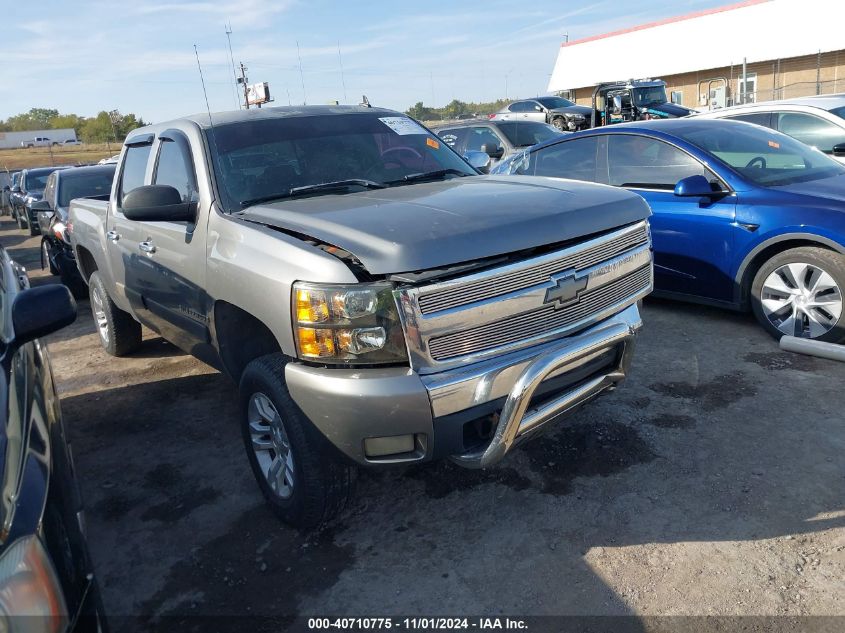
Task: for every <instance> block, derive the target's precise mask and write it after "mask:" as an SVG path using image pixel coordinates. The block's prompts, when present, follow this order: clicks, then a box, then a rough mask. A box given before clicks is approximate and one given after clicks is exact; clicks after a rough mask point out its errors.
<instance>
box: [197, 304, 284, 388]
mask: <svg viewBox="0 0 845 633" xmlns="http://www.w3.org/2000/svg"><path fill="white" fill-rule="evenodd" d="M213 314H214V336H215V339H216V341H217V350H218V353H219V355H220V360H221V361H222V363H223V368H224V369H225V370H226V373H227V374H229V376H230V377H231V378H232V379H233V380H234V381H235V382H238V381H239V380H240V377H241V374H243V371H244V369H245V368H246V366H247V365H248V364H249V363H250V362H251V361H253V360H255V359H256V358H259V357H261V356H264V355H266V354H272V353H275V352H282V346H281V344H280V343H279V341H278V339H277V338H276V336H275V335H274V334H273V332H272V331H271V330H270V328H269V327H267V325H265V324H264V322H262V321H261V319H259V318H258V317H256V316H254V315H252V314H250V313H249V312H247V311H246V310H244V309H242V308H239V307H238V306H236V305H234V304H232V303H229V302H228V301H222V300H218V301H215V302H214V310H213Z"/></svg>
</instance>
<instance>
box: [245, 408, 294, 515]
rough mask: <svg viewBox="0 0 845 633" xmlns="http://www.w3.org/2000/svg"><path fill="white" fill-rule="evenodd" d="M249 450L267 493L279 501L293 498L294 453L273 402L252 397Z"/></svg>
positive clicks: (248, 417) (249, 416) (248, 416)
mask: <svg viewBox="0 0 845 633" xmlns="http://www.w3.org/2000/svg"><path fill="white" fill-rule="evenodd" d="M247 422H248V424H249V434H250V437H251V438H252V450H253V452H254V453H255V457H256V459H257V460H258V465H259V466H260V468H261V472H262V473H263V474H264V478H265V479H266V480H267V484H268V485H269V486H270V489H271V490H272V491H273V492H274V493H276V495H278V496H279V497H280V498H282V499H289V498H290V496H291V495H292V494H293V487H294V468H293V450H292V449H291V445H290V440H289V439H288V434H287V431H285V425H284V423H283V422H282V418H281V416H280V415H279V412H278V411H277V410H276V407H275V406H274V405H273V402H272V401H271V400H270V398H268V397H267V396H266V395H264V394H263V393H254V394H252V397H251V398H250V399H249V409H248V411H247Z"/></svg>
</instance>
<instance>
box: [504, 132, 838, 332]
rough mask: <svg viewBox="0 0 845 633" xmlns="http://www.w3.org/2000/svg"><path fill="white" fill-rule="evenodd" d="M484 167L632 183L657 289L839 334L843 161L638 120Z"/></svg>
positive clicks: (766, 136)
mask: <svg viewBox="0 0 845 633" xmlns="http://www.w3.org/2000/svg"><path fill="white" fill-rule="evenodd" d="M493 173H499V174H527V175H537V176H555V177H562V178H571V179H576V180H587V181H590V182H597V183H603V184H607V185H613V186H616V187H624V188H626V189H629V190H631V191H634V192H636V193H638V194H640V195H641V196H642V197H643V198H645V199H646V201H648V203H649V205H650V206H651V209H652V211H653V213H654V215H653V216H652V219H651V231H652V238H653V243H654V272H655V295H662V296H665V297H670V298H675V299H682V300H685V301H693V302H697V303H707V304H713V305H718V306H724V307H726V308H732V309H735V310H748V309H751V310H753V311H754V314H755V316H756V317H757V320H758V321H759V322H760V324H761V325H762V326H763V327H764V328H765V329H766V330H767V331H768V332H770V333H771V334H772V335H773V336H775V337H776V338H780V337H781V336H783V335H785V334H788V335H791V336H798V337H804V338H812V339H818V340H822V341H833V342H840V341H842V340H843V339H845V317H843V315H842V291H843V290H845V166H843V165H842V164H841V163H838V162H836V161H834V160H832V159H831V158H829V157H828V156H826V155H825V154H823V153H822V152H820V151H818V150H816V149H813V148H811V147H808V146H807V145H804V144H802V143H800V142H798V141H796V140H795V139H793V138H791V137H789V136H786V135H784V134H781V133H779V132H776V131H774V130H771V129H767V128H763V127H759V126H756V125H752V124H750V123H741V122H737V121H727V120H703V119H674V120H664V121H643V122H637V123H629V124H621V125H616V126H613V127H611V128H598V129H592V130H586V131H583V132H576V133H575V134H570V135H568V136H565V137H562V138H561V139H559V140H554V141H550V142H546V143H542V144H540V145H537V146H535V147H533V148H531V149H529V150H526V151H524V152H522V153H520V154H516V155H514V156H513V157H511V158H509V159H508V160H506V161H503V162H502V163H500V164H499V165H497V166H496V167H495V169H494V170H493Z"/></svg>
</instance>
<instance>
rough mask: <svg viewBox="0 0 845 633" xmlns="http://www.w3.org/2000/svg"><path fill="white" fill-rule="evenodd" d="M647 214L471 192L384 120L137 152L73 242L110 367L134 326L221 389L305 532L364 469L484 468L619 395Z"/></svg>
mask: <svg viewBox="0 0 845 633" xmlns="http://www.w3.org/2000/svg"><path fill="white" fill-rule="evenodd" d="M649 213H650V211H649V208H648V206H647V205H646V203H645V202H644V201H643V199H642V198H640V197H639V196H637V195H634V194H631V193H628V192H625V191H622V190H620V189H616V188H611V187H606V186H601V185H594V184H587V183H581V182H574V181H565V180H558V179H552V178H532V177H522V178H519V177H502V178H497V177H491V176H482V175H479V174H478V173H477V172H476V171H475V170H474V169H473V168H472V167H471V166H470V165H469V164H468V163H467V162H466V161H465V160H464V159H462V158H461V157H460V156H459V155H458V154H456V153H455V152H454V151H453V150H452V149H451V148H449V147H448V146H447V145H446V144H445V143H443V142H442V140H440V139H438V138H437V136H435V135H434V134H432V133H431V132H430V131H428V130H427V129H425V128H423V127H422V126H420V125H419V124H418V123H417V122H415V121H414V120H412V119H410V118H408V117H406V116H404V115H402V114H399V113H397V112H393V111H389V110H382V109H378V108H370V107H345V106H314V107H301V108H300V107H286V108H264V109H261V110H249V111H243V112H230V113H223V114H216V115H213V117H212V116H210V115H202V116H199V115H198V116H193V117H187V118H184V119H179V120H176V121H171V122H169V123H163V124H159V125H155V126H150V127H146V128H142V129H139V130H136V131H134V132H133V133H132V134H131V135H130V136H129V137H128V138H127V139H126V142H125V144H124V147H123V150H122V152H121V156H120V161H119V164H118V168H117V173H116V176H115V180H114V184H113V187H112V193H111V199H110V201H109V202H105V201H97V200H84V199H83V200H77V201H73V202H72V203H71V208H70V227H69V230H70V239H71V242H72V245H73V248H74V251H75V255H76V261H77V263H78V266H79V269H80V272H81V273H82V276H83V278H84V279H85V280H86V281H87V283H88V285H89V290H90V298H91V307H92V310H93V313H94V317H95V319H96V323H97V326H98V331H99V335H100V339H101V342H102V344H103V346H104V347H105V349H106V350H107V351H108V352H109V353H111V354H114V355H118V356H119V355H123V354H129V353H131V352H132V350H133V349H135V348H136V347H137V346H138V345H139V343H140V341H141V324H144V325H146V326H147V327H149V328H151V329H152V330H154V331H156V332H158V333H160V334H161V335H162V336H163V337H164V338H166V339H167V340H169V341H172V342H173V343H174V344H176V345H177V346H179V347H181V348H182V349H184V350H186V351H187V352H189V353H191V354H193V355H194V356H196V357H197V358H199V359H201V360H203V361H205V362H207V363H209V364H211V365H213V366H215V367H217V368H219V369H220V370H222V371H224V372H226V373H227V374H229V375H230V376H231V377H232V378H233V379H234V380H235V381H237V382H238V383H239V386H240V387H239V389H240V404H241V410H242V422H241V424H242V429H243V438H244V441H245V445H246V449H247V454H248V456H249V461H250V464H251V466H252V469H253V472H254V474H255V476H256V479H257V480H258V483H259V486H260V487H261V490H262V492H263V493H264V495H265V496H266V498H267V499H268V501H269V502H270V503H271V504H272V506H273V507H274V508H275V509H276V510H277V511H278V513H279V514H280V515H281V516H282V518H283V519H285V520H286V521H288V522H290V523H292V524H295V525H299V526H314V525H317V524H319V523H321V522H323V521H325V520H326V519H328V518H329V517H331V516H332V515H334V514H336V513H337V512H338V511H339V510H340V509H341V508H342V507H343V505H344V504H345V503H346V501H347V500H348V499H349V497H350V494H351V492H352V489H353V485H354V481H355V474H356V466H358V465H364V466H371V467H373V466H384V465H388V464H410V463H414V462H425V461H429V460H432V459H439V458H451V459H452V460H454V461H455V462H456V463H458V464H461V465H463V466H467V467H471V468H483V467H485V466H489V465H491V464H494V463H496V462H497V461H499V460H500V459H502V457H504V456H505V454H506V453H507V452H508V451H509V450H511V449H512V448H513V447H514V446H516V445H517V444H519V443H521V442H522V441H524V440H526V439H528V438H529V437H531V436H534V435H535V434H537V433H538V432H539V431H540V430H541V429H543V428H544V427H545V426H547V423H548V422H551V421H552V420H557V419H558V418H559V417H560V416H561V415H562V414H564V413H567V412H569V411H571V410H572V409H574V408H575V407H576V406H578V405H580V404H582V403H584V402H586V401H588V400H590V399H591V398H593V397H595V396H597V395H598V394H600V393H602V392H605V391H607V390H610V389H612V388H613V387H614V386H615V385H616V384H617V383H619V381H621V380H622V379H623V378H624V377H625V373H626V372H627V370H628V365H629V363H630V360H631V354H632V350H633V343H634V339H635V335H636V333H637V331H638V330H639V329H640V327H641V320H640V315H639V312H638V301H639V300H640V299H641V298H642V297H644V296H645V295H646V294H648V293H649V292H650V290H651V288H652V265H651V250H650V247H651V242H650V233H649V228H648V216H649Z"/></svg>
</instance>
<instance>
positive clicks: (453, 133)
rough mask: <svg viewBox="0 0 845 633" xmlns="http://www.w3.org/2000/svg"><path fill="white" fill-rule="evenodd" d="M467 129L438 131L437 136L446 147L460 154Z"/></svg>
mask: <svg viewBox="0 0 845 633" xmlns="http://www.w3.org/2000/svg"><path fill="white" fill-rule="evenodd" d="M468 129H469V128H465V127H456V128H450V129H447V130H439V131H438V132H437V135H438V136H439V137H440V138H442V139H443V142H444V143H446V145H448V146H449V147H451V148H452V149H454V150H455V151H458V152H460V151H462V150H461V148H462V147H463V143H464V138H465V137H466V135H467V130H468Z"/></svg>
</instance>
